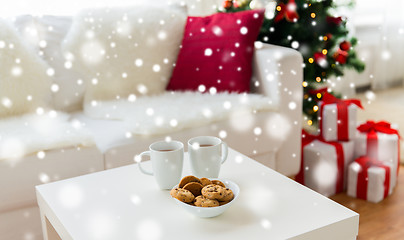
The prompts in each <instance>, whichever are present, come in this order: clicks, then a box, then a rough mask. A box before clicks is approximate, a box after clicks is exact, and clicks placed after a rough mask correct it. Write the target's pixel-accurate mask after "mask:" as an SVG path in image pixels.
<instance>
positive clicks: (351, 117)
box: [319, 102, 358, 141]
mask: <svg viewBox="0 0 404 240" xmlns="http://www.w3.org/2000/svg"><path fill="white" fill-rule="evenodd" d="M319 107H320V108H323V109H322V110H320V111H319V112H320V113H322V115H321V116H320V117H321V118H322V119H321V120H322V121H321V123H322V124H321V126H320V128H321V134H322V136H323V138H324V140H326V141H340V140H352V139H354V137H355V133H356V127H357V123H356V113H357V109H358V107H357V106H356V105H355V104H350V105H349V106H348V111H347V112H348V124H347V126H348V139H338V124H339V121H338V110H337V104H335V103H333V104H327V105H325V106H322V104H321V102H320V104H319Z"/></svg>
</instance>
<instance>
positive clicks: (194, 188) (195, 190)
mask: <svg viewBox="0 0 404 240" xmlns="http://www.w3.org/2000/svg"><path fill="white" fill-rule="evenodd" d="M202 188H203V186H202V184H200V183H198V182H189V183H187V184H185V186H184V187H183V188H182V189H186V190H188V191H190V192H191V193H192V194H193V195H194V196H195V197H197V196H199V195H201V190H202Z"/></svg>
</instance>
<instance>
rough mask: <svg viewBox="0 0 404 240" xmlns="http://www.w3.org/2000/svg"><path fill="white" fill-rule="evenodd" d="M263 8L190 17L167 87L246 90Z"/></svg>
mask: <svg viewBox="0 0 404 240" xmlns="http://www.w3.org/2000/svg"><path fill="white" fill-rule="evenodd" d="M263 15H264V10H250V11H242V12H236V13H217V14H213V15H211V16H208V17H189V18H188V20H187V24H186V27H185V32H184V39H183V41H182V48H181V50H180V53H179V55H178V59H177V63H176V66H175V68H174V71H173V75H172V77H171V79H170V82H169V85H168V86H167V89H168V90H194V91H195V90H199V91H201V92H205V91H211V92H212V91H213V92H216V91H217V92H221V91H229V92H248V91H249V89H250V79H251V74H252V66H251V61H252V56H253V52H254V41H255V40H256V38H257V36H258V33H259V30H260V28H261V24H262V21H263Z"/></svg>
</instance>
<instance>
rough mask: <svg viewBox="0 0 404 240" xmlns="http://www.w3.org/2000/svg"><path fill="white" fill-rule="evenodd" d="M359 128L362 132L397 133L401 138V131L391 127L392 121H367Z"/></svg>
mask: <svg viewBox="0 0 404 240" xmlns="http://www.w3.org/2000/svg"><path fill="white" fill-rule="evenodd" d="M358 130H359V131H360V132H362V133H369V132H381V133H386V134H397V136H398V138H401V136H400V133H399V132H398V131H397V130H396V129H393V128H391V125H390V123H388V122H386V121H380V122H374V121H367V122H366V123H364V124H362V125H360V126H359V127H358Z"/></svg>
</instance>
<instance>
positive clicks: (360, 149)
mask: <svg viewBox="0 0 404 240" xmlns="http://www.w3.org/2000/svg"><path fill="white" fill-rule="evenodd" d="M399 139H400V135H399V133H398V131H397V130H396V129H394V128H392V127H391V125H390V123H388V122H385V121H380V122H374V121H367V122H366V123H364V124H362V125H360V126H359V127H358V131H357V134H356V138H355V157H356V158H358V157H360V156H365V155H366V156H368V157H370V158H373V159H377V160H379V161H382V162H387V163H392V165H393V168H394V169H393V170H394V172H396V174H398V170H399V164H400V142H399ZM394 184H395V183H394Z"/></svg>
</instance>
